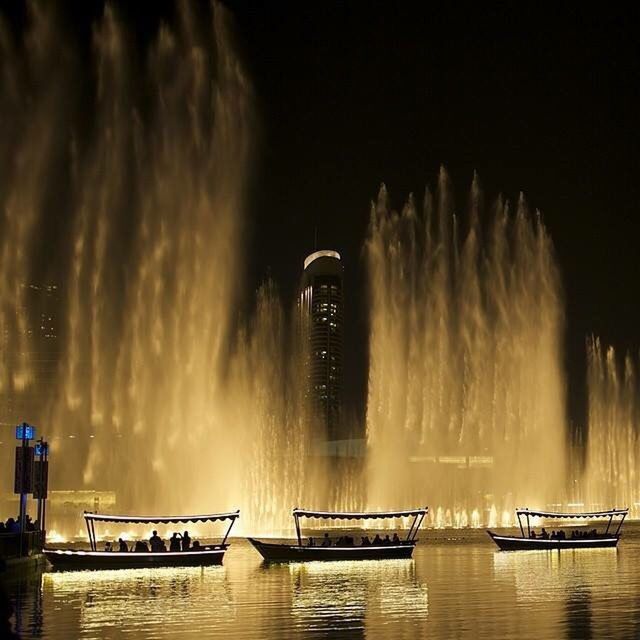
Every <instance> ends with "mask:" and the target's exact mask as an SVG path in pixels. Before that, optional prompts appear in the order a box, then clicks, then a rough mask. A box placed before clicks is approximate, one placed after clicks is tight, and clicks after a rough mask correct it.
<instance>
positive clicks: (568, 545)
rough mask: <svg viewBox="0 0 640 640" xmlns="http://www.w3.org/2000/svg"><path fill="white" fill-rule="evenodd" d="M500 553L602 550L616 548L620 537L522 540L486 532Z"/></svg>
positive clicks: (516, 537)
mask: <svg viewBox="0 0 640 640" xmlns="http://www.w3.org/2000/svg"><path fill="white" fill-rule="evenodd" d="M487 533H488V534H489V536H490V537H491V539H492V540H493V541H494V542H495V543H496V544H497V545H498V547H499V548H500V550H501V551H549V550H550V549H552V550H556V549H557V550H560V549H603V548H610V547H616V546H617V544H618V540H619V539H620V536H615V535H611V536H606V537H605V536H603V537H601V538H575V539H572V538H567V539H565V540H545V539H543V538H522V537H519V536H501V535H499V534H497V533H493V531H487Z"/></svg>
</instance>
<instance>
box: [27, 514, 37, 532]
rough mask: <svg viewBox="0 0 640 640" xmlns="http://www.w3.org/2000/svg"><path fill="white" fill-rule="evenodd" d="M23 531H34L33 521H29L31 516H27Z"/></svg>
mask: <svg viewBox="0 0 640 640" xmlns="http://www.w3.org/2000/svg"><path fill="white" fill-rule="evenodd" d="M24 530H25V531H35V530H36V528H35V527H34V526H33V520H31V516H30V515H27V516H26V517H25V520H24Z"/></svg>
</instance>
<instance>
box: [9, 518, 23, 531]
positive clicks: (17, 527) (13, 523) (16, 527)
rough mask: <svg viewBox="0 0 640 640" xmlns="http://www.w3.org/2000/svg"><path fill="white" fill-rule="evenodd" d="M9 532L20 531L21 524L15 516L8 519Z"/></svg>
mask: <svg viewBox="0 0 640 640" xmlns="http://www.w3.org/2000/svg"><path fill="white" fill-rule="evenodd" d="M7 533H20V525H19V524H18V523H17V522H16V521H15V520H14V519H13V518H9V519H8V520H7Z"/></svg>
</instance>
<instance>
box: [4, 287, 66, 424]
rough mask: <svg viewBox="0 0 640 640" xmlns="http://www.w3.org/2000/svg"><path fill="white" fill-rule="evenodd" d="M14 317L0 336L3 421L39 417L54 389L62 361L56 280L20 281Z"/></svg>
mask: <svg viewBox="0 0 640 640" xmlns="http://www.w3.org/2000/svg"><path fill="white" fill-rule="evenodd" d="M18 299H19V303H18V305H17V306H16V308H15V317H14V318H11V317H9V318H8V320H9V322H7V323H6V325H5V327H4V332H3V335H1V336H0V340H1V342H2V343H1V344H0V353H2V355H3V358H4V362H3V365H4V375H5V377H4V386H3V389H2V393H1V394H0V423H7V424H12V423H15V422H20V421H22V420H29V421H31V420H39V418H40V416H41V415H42V412H43V411H44V408H45V407H46V404H47V402H48V400H49V398H50V397H51V394H52V393H53V392H54V389H55V384H56V379H57V367H58V361H59V353H58V351H59V339H58V335H59V327H58V324H59V321H60V304H61V301H60V291H59V289H58V285H57V284H52V283H47V284H40V283H22V284H20V295H19V298H18Z"/></svg>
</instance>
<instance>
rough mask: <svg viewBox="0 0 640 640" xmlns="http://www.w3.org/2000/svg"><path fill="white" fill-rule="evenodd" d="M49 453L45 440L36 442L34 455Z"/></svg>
mask: <svg viewBox="0 0 640 640" xmlns="http://www.w3.org/2000/svg"><path fill="white" fill-rule="evenodd" d="M45 453H49V445H48V444H47V443H46V442H36V455H37V456H40V457H42V456H43V455H44V454H45Z"/></svg>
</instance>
